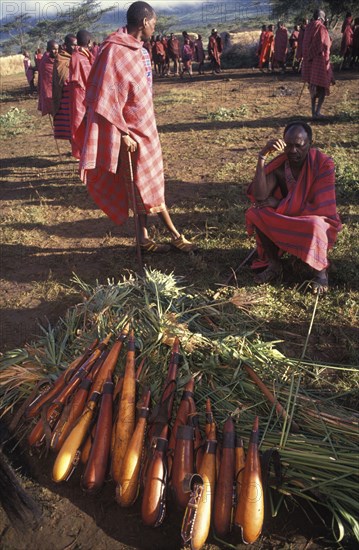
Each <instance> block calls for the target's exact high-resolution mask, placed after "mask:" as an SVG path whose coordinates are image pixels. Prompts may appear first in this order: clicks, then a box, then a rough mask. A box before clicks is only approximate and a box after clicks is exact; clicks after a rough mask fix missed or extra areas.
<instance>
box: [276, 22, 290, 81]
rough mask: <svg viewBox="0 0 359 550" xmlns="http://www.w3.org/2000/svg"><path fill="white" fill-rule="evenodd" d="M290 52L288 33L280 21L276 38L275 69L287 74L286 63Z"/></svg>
mask: <svg viewBox="0 0 359 550" xmlns="http://www.w3.org/2000/svg"><path fill="white" fill-rule="evenodd" d="M287 51H288V31H287V29H286V27H285V26H284V24H283V23H282V21H278V23H277V30H276V32H275V37H274V51H273V69H275V68H277V67H279V68H280V69H281V71H282V72H283V73H284V72H285V62H286V58H287Z"/></svg>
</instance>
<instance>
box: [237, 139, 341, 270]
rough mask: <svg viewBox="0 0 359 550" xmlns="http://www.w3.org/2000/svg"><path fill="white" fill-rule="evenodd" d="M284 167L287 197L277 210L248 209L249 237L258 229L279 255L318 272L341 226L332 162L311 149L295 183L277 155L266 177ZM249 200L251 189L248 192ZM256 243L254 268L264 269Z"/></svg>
mask: <svg viewBox="0 0 359 550" xmlns="http://www.w3.org/2000/svg"><path fill="white" fill-rule="evenodd" d="M283 163H285V176H286V184H287V189H288V194H287V196H286V197H284V198H283V197H282V195H281V193H280V191H279V190H277V191H276V194H275V196H276V197H277V198H279V199H281V201H280V203H279V205H278V206H277V208H276V209H274V208H270V207H264V208H255V207H253V206H252V207H251V208H249V210H247V212H246V224H247V231H248V234H249V235H253V234H254V233H255V231H254V230H255V227H258V229H259V230H260V231H262V232H263V233H264V234H265V235H266V236H267V237H268V238H269V239H270V240H271V241H272V242H273V243H275V244H276V245H277V246H278V248H279V249H280V251H281V252H282V253H283V252H288V253H290V254H293V255H294V256H297V257H298V258H300V259H301V260H302V261H303V262H305V263H306V264H308V265H310V266H311V267H313V268H314V269H316V270H318V271H320V270H322V269H324V268H327V267H328V259H327V252H328V250H329V249H330V248H332V247H333V245H334V243H335V241H336V238H337V234H338V232H339V231H340V230H341V228H342V225H341V222H340V219H339V216H338V213H337V209H336V198H335V169H334V162H333V160H332V159H331V158H330V157H328V156H326V155H324V154H323V153H321V152H320V151H318V149H310V150H309V153H308V156H307V159H306V162H305V163H304V165H303V168H302V171H301V173H300V175H299V177H298V180H297V181H295V180H294V178H293V176H292V173H291V171H290V168H289V164H288V162H287V157H286V155H285V154H282V155H279V156H278V157H276V158H275V159H274V160H273V161H272V162H270V163H269V164H268V165H267V166H266V174H269V173H271V172H272V171H274V170H276V169H277V168H278V167H280V166H282V165H283ZM248 195H249V196H250V198H251V200H253V198H252V197H251V185H250V186H249V188H248ZM256 239H257V250H258V256H259V262H257V263H256V264H255V265H254V266H253V267H260V266H263V265H266V263H267V258H266V256H265V253H264V250H263V247H262V245H261V242H260V239H259V238H258V237H257V236H256Z"/></svg>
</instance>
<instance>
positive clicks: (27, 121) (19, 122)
mask: <svg viewBox="0 0 359 550" xmlns="http://www.w3.org/2000/svg"><path fill="white" fill-rule="evenodd" d="M32 127H33V117H32V116H30V115H29V114H28V113H27V111H26V110H25V109H19V108H18V107H11V108H10V109H9V110H8V112H7V113H5V114H4V115H0V129H1V133H2V136H3V138H9V137H11V136H17V135H19V134H27V133H28V132H30V131H31V129H32Z"/></svg>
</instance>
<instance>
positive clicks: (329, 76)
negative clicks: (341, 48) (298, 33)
mask: <svg viewBox="0 0 359 550" xmlns="http://www.w3.org/2000/svg"><path fill="white" fill-rule="evenodd" d="M330 47H331V40H330V37H329V33H328V31H327V29H326V27H325V25H324V23H322V22H321V21H320V20H317V21H311V22H310V23H309V24H308V25H307V27H306V29H305V34H304V40H303V65H302V80H303V82H308V84H309V85H312V86H320V87H321V88H325V92H326V95H329V87H330V84H331V82H332V81H333V70H332V66H331V64H330Z"/></svg>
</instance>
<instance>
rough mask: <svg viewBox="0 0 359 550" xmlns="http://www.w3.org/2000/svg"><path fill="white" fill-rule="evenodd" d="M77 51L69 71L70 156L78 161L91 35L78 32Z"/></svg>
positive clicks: (89, 68)
mask: <svg viewBox="0 0 359 550" xmlns="http://www.w3.org/2000/svg"><path fill="white" fill-rule="evenodd" d="M76 40H77V50H76V51H75V52H74V53H73V54H72V56H71V60H70V69H69V89H70V127H71V148H72V156H73V157H75V158H77V159H79V158H80V156H81V151H82V147H83V142H84V139H85V130H86V119H85V116H86V106H85V95H86V83H87V79H88V76H89V74H90V71H91V66H92V63H93V60H94V57H93V54H92V50H91V51H90V45H91V34H90V33H89V32H88V31H86V30H80V31H78V33H77V34H76Z"/></svg>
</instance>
